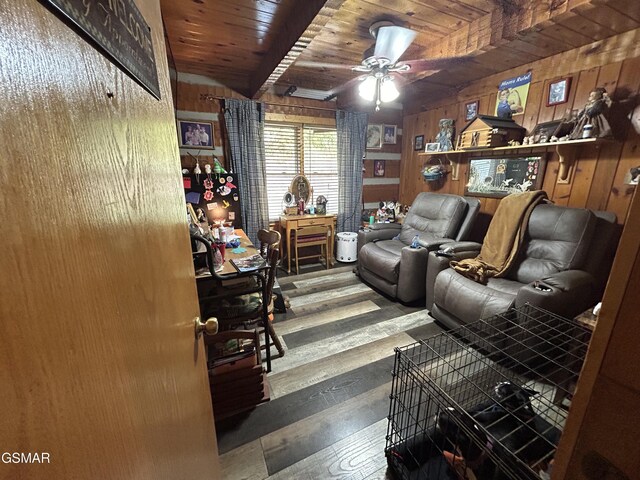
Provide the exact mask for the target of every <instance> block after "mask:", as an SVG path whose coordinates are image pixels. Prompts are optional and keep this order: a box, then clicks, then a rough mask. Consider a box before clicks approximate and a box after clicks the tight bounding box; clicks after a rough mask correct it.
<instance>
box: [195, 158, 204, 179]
mask: <svg viewBox="0 0 640 480" xmlns="http://www.w3.org/2000/svg"><path fill="white" fill-rule="evenodd" d="M201 173H202V170H201V169H200V163H199V162H198V159H197V158H196V166H195V167H193V174H194V175H195V176H196V182H197V183H198V185H200V174H201Z"/></svg>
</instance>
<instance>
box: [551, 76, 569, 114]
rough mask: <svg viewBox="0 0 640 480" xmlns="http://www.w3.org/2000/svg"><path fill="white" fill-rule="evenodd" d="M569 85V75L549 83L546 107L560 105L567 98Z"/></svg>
mask: <svg viewBox="0 0 640 480" xmlns="http://www.w3.org/2000/svg"><path fill="white" fill-rule="evenodd" d="M570 87H571V77H566V78H561V79H560V80H556V81H555V82H550V83H549V91H548V92H547V107H551V106H553V105H560V104H561V103H566V102H567V101H568V100H569V88H570Z"/></svg>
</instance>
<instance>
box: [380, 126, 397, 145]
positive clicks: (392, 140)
mask: <svg viewBox="0 0 640 480" xmlns="http://www.w3.org/2000/svg"><path fill="white" fill-rule="evenodd" d="M396 132H397V125H385V126H384V140H383V142H382V143H386V144H388V145H395V144H396Z"/></svg>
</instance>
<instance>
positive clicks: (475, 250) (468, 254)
mask: <svg viewBox="0 0 640 480" xmlns="http://www.w3.org/2000/svg"><path fill="white" fill-rule="evenodd" d="M481 247H482V245H480V244H479V243H476V242H451V243H445V244H443V245H441V250H444V251H446V252H449V255H447V256H439V255H438V252H430V253H429V261H428V263H427V281H426V290H427V291H426V296H427V310H431V309H432V308H433V302H434V296H433V287H434V285H435V284H436V277H437V276H438V274H439V273H440V272H441V271H443V270H446V269H447V268H449V263H450V262H451V260H464V259H465V258H475V257H477V256H478V254H479V253H480V248H481Z"/></svg>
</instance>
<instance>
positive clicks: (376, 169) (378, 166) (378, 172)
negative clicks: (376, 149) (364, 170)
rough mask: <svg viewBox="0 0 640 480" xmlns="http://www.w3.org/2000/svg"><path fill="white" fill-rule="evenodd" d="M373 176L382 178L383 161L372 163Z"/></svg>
mask: <svg viewBox="0 0 640 480" xmlns="http://www.w3.org/2000/svg"><path fill="white" fill-rule="evenodd" d="M373 176H374V177H384V160H374V161H373Z"/></svg>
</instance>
